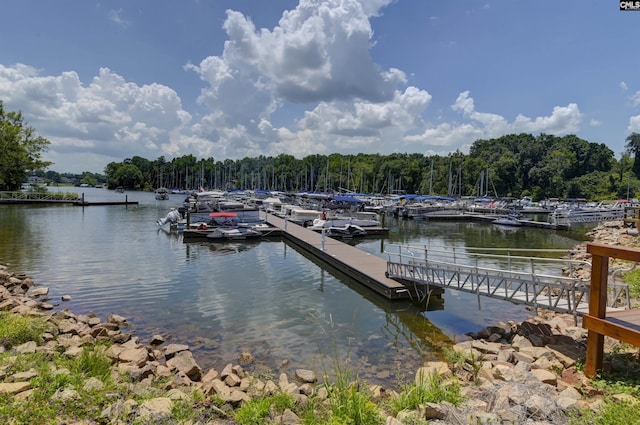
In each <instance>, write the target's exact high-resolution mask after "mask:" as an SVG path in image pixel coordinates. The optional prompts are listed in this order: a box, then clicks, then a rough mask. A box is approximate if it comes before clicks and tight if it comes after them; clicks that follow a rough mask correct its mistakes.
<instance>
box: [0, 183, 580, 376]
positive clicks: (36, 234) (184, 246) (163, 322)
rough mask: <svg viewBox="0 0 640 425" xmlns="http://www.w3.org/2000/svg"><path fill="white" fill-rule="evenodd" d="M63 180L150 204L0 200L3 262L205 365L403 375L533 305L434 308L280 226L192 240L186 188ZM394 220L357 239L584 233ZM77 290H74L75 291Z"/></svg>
mask: <svg viewBox="0 0 640 425" xmlns="http://www.w3.org/2000/svg"><path fill="white" fill-rule="evenodd" d="M50 190H60V191H69V192H71V191H73V192H77V193H79V194H84V196H85V200H86V201H89V202H92V201H93V202H97V201H104V200H113V201H115V200H120V201H123V200H124V199H125V196H126V197H127V199H128V200H129V201H138V202H139V204H138V205H133V206H131V205H130V206H89V207H78V206H71V205H52V206H49V205H39V206H28V205H19V206H7V205H0V238H1V240H2V244H1V245H0V263H3V264H7V265H9V267H10V269H11V271H14V272H17V273H24V274H27V275H29V276H31V277H33V278H34V280H35V281H36V282H37V283H38V284H39V285H41V286H45V287H48V288H49V290H50V291H49V297H50V302H51V303H54V304H55V305H56V309H57V310H60V309H64V308H66V309H69V310H70V311H72V312H73V313H76V314H87V313H89V312H93V313H95V314H97V315H98V316H99V317H101V318H102V319H103V320H104V319H106V318H107V317H108V316H109V315H110V314H119V315H122V316H125V317H126V318H127V319H128V321H129V322H130V323H131V325H132V328H131V330H132V331H135V335H136V336H139V337H140V338H141V340H142V342H144V343H147V342H148V340H149V337H150V336H151V335H153V334H162V335H163V336H165V338H167V342H170V343H184V344H188V345H189V346H190V347H191V349H192V351H193V353H194V356H195V357H196V359H197V361H198V363H199V364H200V366H202V367H203V368H209V367H217V368H222V367H224V366H225V365H226V364H227V363H234V364H237V363H238V357H239V355H240V354H241V353H243V352H249V353H251V354H252V355H253V356H254V358H255V361H254V362H253V363H252V364H251V365H248V366H246V368H247V369H249V370H251V369H254V370H263V371H272V372H273V373H274V374H276V376H277V374H279V373H280V372H287V373H290V374H291V373H292V371H294V370H295V369H297V368H307V369H312V370H314V371H316V373H324V372H329V371H331V370H334V367H335V362H341V363H342V362H344V361H345V360H346V359H349V367H350V368H351V370H353V371H354V373H357V374H358V376H359V377H360V378H362V379H365V380H367V381H368V382H371V383H380V384H383V385H384V384H389V385H395V384H397V379H398V378H399V377H402V376H405V377H406V376H413V373H414V372H415V370H416V369H417V367H419V366H420V365H422V363H423V362H424V361H425V360H431V359H435V358H438V356H440V355H441V347H442V346H443V344H444V345H446V344H448V343H450V342H451V341H461V340H464V339H466V336H465V334H466V333H468V332H475V331H478V330H479V329H481V328H483V327H485V326H487V325H492V324H496V323H497V322H498V321H507V320H515V321H521V320H524V319H525V318H527V317H529V316H531V314H532V313H531V311H529V310H528V309H527V308H525V307H524V306H517V305H513V304H511V303H509V302H505V301H498V300H491V299H488V298H481V299H478V298H477V297H476V296H474V295H471V294H466V293H462V292H458V291H453V290H447V291H446V292H445V294H444V295H443V297H442V300H441V302H436V303H433V305H431V306H430V308H429V309H428V310H427V311H423V310H422V309H420V308H418V307H417V306H415V305H413V304H412V303H411V302H408V301H389V300H387V299H385V298H382V297H381V296H379V295H377V294H375V293H374V292H372V291H370V290H368V289H367V288H364V287H363V286H361V285H360V284H358V283H357V282H354V281H353V280H351V279H349V278H348V277H346V276H344V275H342V274H339V273H336V272H334V271H330V270H327V269H326V268H325V267H323V264H322V263H320V262H318V261H317V260H316V259H314V258H310V257H309V255H308V254H307V253H304V252H301V251H299V250H298V249H296V248H294V247H293V246H291V245H288V244H287V243H285V242H283V241H282V240H280V239H275V240H274V239H269V240H266V239H262V240H259V241H256V242H254V241H251V242H229V243H209V242H189V243H184V242H183V240H182V236H181V234H180V233H177V232H169V231H168V229H159V228H158V227H157V225H156V220H157V219H158V218H160V217H164V216H165V215H166V213H167V212H168V211H169V209H170V208H172V207H177V206H179V205H180V204H181V203H182V200H183V199H184V195H171V197H170V199H169V200H165V201H158V200H156V199H155V197H154V194H153V193H151V192H133V191H131V192H125V193H116V192H114V191H109V190H106V189H96V188H51V189H50ZM385 225H386V226H387V227H389V230H390V231H389V234H388V235H387V236H385V237H384V238H380V239H364V240H360V241H358V242H357V243H356V246H357V247H358V248H360V249H362V250H365V251H367V252H370V253H373V254H375V255H380V256H383V257H384V254H383V253H382V250H383V247H384V246H385V245H386V244H389V243H402V244H412V245H423V244H431V245H433V244H438V245H441V246H459V247H465V246H467V247H478V246H485V247H510V248H562V249H565V248H566V249H569V248H571V247H573V246H574V245H576V244H577V243H579V242H581V241H582V240H583V238H582V236H581V235H580V234H579V232H575V233H574V232H560V231H552V230H546V229H533V228H525V227H520V228H502V227H499V226H494V225H491V224H488V223H464V222H440V221H413V220H397V219H393V218H392V217H391V216H386V217H385ZM385 258H386V257H385ZM63 295H70V296H71V297H72V299H71V301H67V302H62V301H61V297H62V296H63ZM290 376H291V375H290Z"/></svg>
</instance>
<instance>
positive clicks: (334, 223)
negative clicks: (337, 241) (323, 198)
mask: <svg viewBox="0 0 640 425" xmlns="http://www.w3.org/2000/svg"><path fill="white" fill-rule="evenodd" d="M350 224H351V225H354V226H359V227H380V226H381V225H382V224H381V223H380V220H378V219H377V214H376V213H373V212H356V213H353V214H352V215H349V216H339V215H336V216H327V215H326V213H325V212H324V211H323V213H322V216H321V217H320V218H316V219H314V220H313V222H312V224H311V226H310V227H311V228H312V229H322V228H325V229H328V228H331V227H344V226H347V225H350Z"/></svg>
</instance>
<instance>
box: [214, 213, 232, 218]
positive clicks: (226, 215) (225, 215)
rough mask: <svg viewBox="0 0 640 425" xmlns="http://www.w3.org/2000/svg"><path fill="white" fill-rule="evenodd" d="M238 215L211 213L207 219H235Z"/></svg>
mask: <svg viewBox="0 0 640 425" xmlns="http://www.w3.org/2000/svg"><path fill="white" fill-rule="evenodd" d="M237 216H238V214H236V213H234V212H212V213H211V214H209V217H211V218H223V217H226V218H235V217H237Z"/></svg>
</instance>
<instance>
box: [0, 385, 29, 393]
mask: <svg viewBox="0 0 640 425" xmlns="http://www.w3.org/2000/svg"><path fill="white" fill-rule="evenodd" d="M30 388H31V384H30V383H29V382H0V394H18V393H21V392H23V391H27V390H28V389H30Z"/></svg>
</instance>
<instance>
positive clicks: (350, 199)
mask: <svg viewBox="0 0 640 425" xmlns="http://www.w3.org/2000/svg"><path fill="white" fill-rule="evenodd" d="M333 200H334V201H336V202H347V203H351V204H363V203H364V201H363V200H360V199H358V198H356V197H353V196H348V195H336V196H334V197H333Z"/></svg>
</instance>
